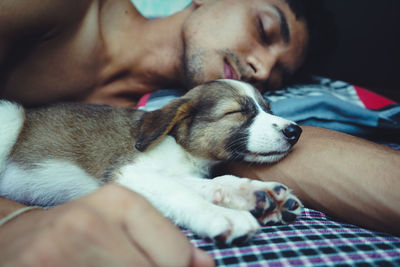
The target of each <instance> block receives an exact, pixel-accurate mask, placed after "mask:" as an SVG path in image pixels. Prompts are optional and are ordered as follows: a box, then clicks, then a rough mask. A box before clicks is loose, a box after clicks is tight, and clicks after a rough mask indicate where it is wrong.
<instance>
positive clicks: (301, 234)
mask: <svg viewBox="0 0 400 267" xmlns="http://www.w3.org/2000/svg"><path fill="white" fill-rule="evenodd" d="M184 233H185V234H186V235H187V236H188V237H189V239H190V240H191V242H192V243H193V244H194V245H195V246H197V247H199V248H201V249H203V250H205V251H206V252H208V253H209V254H210V255H212V256H213V258H214V260H215V262H216V264H217V266H276V267H279V266H350V265H351V266H400V237H394V236H392V235H389V234H386V233H379V232H373V231H370V230H366V229H362V228H360V227H358V226H354V225H350V224H346V223H341V222H337V221H334V220H332V219H330V218H329V217H327V216H326V215H325V214H324V213H321V212H318V211H314V210H311V209H305V210H304V211H303V214H302V215H301V216H300V217H299V219H298V220H297V221H295V222H294V223H292V224H289V225H278V226H265V227H263V228H262V231H261V232H260V233H258V234H257V235H255V236H254V237H253V239H252V240H251V241H250V242H249V243H247V244H243V245H239V246H237V245H236V246H225V245H216V244H214V243H213V242H212V241H207V240H204V239H202V238H200V237H198V236H196V235H194V234H193V233H192V232H190V231H187V230H184Z"/></svg>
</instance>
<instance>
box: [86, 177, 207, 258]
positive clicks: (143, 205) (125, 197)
mask: <svg viewBox="0 0 400 267" xmlns="http://www.w3.org/2000/svg"><path fill="white" fill-rule="evenodd" d="M83 201H85V202H86V203H90V204H91V205H93V206H96V207H98V208H99V210H101V212H103V213H104V215H105V216H108V217H109V218H111V219H112V220H113V221H114V222H115V223H117V224H118V225H120V227H122V229H125V231H126V233H127V235H128V236H129V239H130V240H131V242H132V243H133V244H134V245H135V246H137V247H140V249H141V250H142V251H143V253H144V254H145V255H146V256H147V257H148V258H149V259H150V260H151V261H152V262H153V263H154V264H155V265H157V266H189V265H190V264H191V263H194V264H197V262H199V261H200V262H204V263H206V264H208V263H212V264H211V265H208V266H213V261H212V259H211V257H210V256H209V255H207V254H206V253H205V252H202V251H199V250H196V249H195V248H194V246H193V245H192V244H191V243H190V242H189V240H188V239H187V237H186V236H185V235H184V234H183V233H182V232H181V231H180V230H179V229H178V228H177V227H175V226H174V225H173V224H172V223H171V222H170V221H169V220H168V219H166V218H165V217H164V216H162V215H161V214H160V213H159V212H158V211H157V210H156V209H155V208H154V207H153V206H152V205H151V204H150V203H149V202H148V201H147V200H146V199H145V198H144V197H142V196H140V195H138V194H136V193H134V192H132V191H130V190H128V189H126V188H123V187H121V186H118V185H107V186H104V187H102V188H101V189H99V190H98V191H97V192H96V193H95V194H91V195H89V196H87V197H85V198H84V199H83ZM203 266H207V265H203Z"/></svg>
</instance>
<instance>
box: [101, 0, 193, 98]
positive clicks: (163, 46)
mask: <svg viewBox="0 0 400 267" xmlns="http://www.w3.org/2000/svg"><path fill="white" fill-rule="evenodd" d="M106 8H107V7H106ZM118 8H121V7H115V9H118ZM189 8H190V7H189ZM189 8H188V9H185V10H183V11H181V12H178V13H176V14H174V15H172V16H169V17H165V18H158V19H146V18H144V17H143V16H141V15H140V14H139V13H138V12H137V10H136V9H134V8H133V7H131V9H127V11H126V12H125V13H127V12H128V14H127V16H126V17H125V18H121V19H120V20H119V21H118V22H116V21H111V22H109V21H107V17H105V18H103V20H104V22H105V24H104V25H105V26H104V32H105V39H106V40H105V41H106V45H107V48H108V51H109V53H110V58H111V63H110V64H109V65H108V66H107V68H105V69H104V71H103V73H102V75H103V77H106V78H112V77H118V76H119V75H120V74H121V73H125V74H127V75H128V76H130V79H133V81H134V82H133V83H134V84H136V85H137V90H138V92H139V93H144V92H150V91H154V90H157V89H161V88H172V87H174V88H180V87H183V80H184V79H183V68H182V66H181V64H182V54H183V42H182V36H181V34H182V33H181V29H182V24H183V22H184V20H185V18H186V17H187V15H188V14H189V12H190V11H189ZM108 12H109V11H108ZM116 12H120V11H118V10H117V11H116ZM109 14H111V15H112V13H109ZM128 15H129V16H128ZM111 17H112V16H111Z"/></svg>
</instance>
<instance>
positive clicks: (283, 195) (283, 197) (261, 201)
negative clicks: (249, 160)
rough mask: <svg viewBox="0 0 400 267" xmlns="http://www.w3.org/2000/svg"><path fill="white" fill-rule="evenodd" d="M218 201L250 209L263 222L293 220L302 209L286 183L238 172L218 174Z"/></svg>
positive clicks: (223, 204)
mask: <svg viewBox="0 0 400 267" xmlns="http://www.w3.org/2000/svg"><path fill="white" fill-rule="evenodd" d="M215 185H216V187H215V188H214V189H215V190H214V192H213V202H214V204H217V205H220V206H224V207H227V208H232V209H239V210H248V211H250V212H251V214H253V216H254V217H255V218H256V219H257V220H258V221H259V223H260V224H262V225H265V224H270V223H289V222H292V221H294V220H295V219H296V217H297V216H298V215H300V214H301V212H302V207H303V205H302V203H301V202H300V200H299V199H298V198H297V197H296V196H294V195H293V194H292V193H291V191H290V190H289V189H288V188H287V187H286V186H284V185H282V184H280V183H276V182H261V181H257V180H250V179H247V178H238V177H235V176H228V175H226V176H221V177H217V178H215Z"/></svg>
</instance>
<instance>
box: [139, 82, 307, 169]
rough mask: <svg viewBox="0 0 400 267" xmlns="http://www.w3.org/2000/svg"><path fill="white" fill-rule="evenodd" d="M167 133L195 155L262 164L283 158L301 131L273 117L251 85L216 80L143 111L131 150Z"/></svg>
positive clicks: (291, 123) (153, 141)
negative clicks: (163, 104) (162, 104)
mask: <svg viewBox="0 0 400 267" xmlns="http://www.w3.org/2000/svg"><path fill="white" fill-rule="evenodd" d="M166 134H169V135H172V136H174V137H175V139H176V141H177V143H179V144H180V145H181V146H182V147H183V148H185V149H186V150H187V151H189V152H190V153H192V154H193V155H195V156H199V157H203V158H206V159H210V160H216V161H221V160H223V161H225V160H244V161H249V162H260V163H265V162H275V161H278V160H280V159H281V158H283V157H284V156H286V155H287V154H288V153H289V152H290V150H291V148H292V147H293V145H294V144H295V143H296V142H297V141H298V139H299V137H300V134H301V128H300V127H299V126H297V125H296V124H295V123H293V122H291V121H288V120H285V119H283V118H280V117H277V116H274V115H272V114H271V113H270V110H269V106H268V104H267V103H266V102H265V101H264V99H263V97H262V96H261V95H260V93H259V92H258V91H257V90H256V89H255V88H254V87H252V86H251V85H249V84H247V83H243V82H239V81H234V80H218V81H214V82H209V83H206V84H203V85H200V86H197V87H195V88H194V89H192V90H190V91H189V92H188V93H186V94H185V95H184V96H183V97H181V98H178V99H176V100H174V101H172V102H171V103H170V104H168V105H167V106H165V107H164V108H162V109H160V110H156V111H153V112H150V113H146V114H145V115H144V116H143V118H142V122H141V127H140V134H139V139H138V141H137V144H136V148H137V149H139V150H141V151H144V150H146V149H147V148H148V147H150V146H151V145H152V144H155V143H157V142H158V141H159V140H161V139H162V138H163V136H165V135H166Z"/></svg>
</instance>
